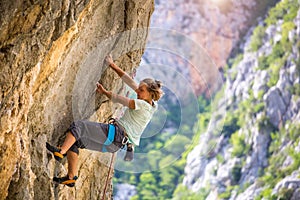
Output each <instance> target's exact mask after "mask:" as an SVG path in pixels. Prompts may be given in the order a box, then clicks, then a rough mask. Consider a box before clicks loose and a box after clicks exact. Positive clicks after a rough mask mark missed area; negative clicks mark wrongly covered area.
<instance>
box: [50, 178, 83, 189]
mask: <svg viewBox="0 0 300 200" xmlns="http://www.w3.org/2000/svg"><path fill="white" fill-rule="evenodd" d="M77 178H78V177H77V176H74V177H73V179H70V178H69V176H68V175H67V176H64V177H61V178H59V177H53V181H54V182H56V183H59V184H63V185H66V186H69V187H74V186H75V181H76V180H77Z"/></svg>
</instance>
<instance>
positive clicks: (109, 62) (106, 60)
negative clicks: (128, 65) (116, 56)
mask: <svg viewBox="0 0 300 200" xmlns="http://www.w3.org/2000/svg"><path fill="white" fill-rule="evenodd" d="M105 62H106V63H107V64H108V65H111V64H113V63H114V61H113V59H112V56H111V54H108V55H107V56H106V57H105Z"/></svg>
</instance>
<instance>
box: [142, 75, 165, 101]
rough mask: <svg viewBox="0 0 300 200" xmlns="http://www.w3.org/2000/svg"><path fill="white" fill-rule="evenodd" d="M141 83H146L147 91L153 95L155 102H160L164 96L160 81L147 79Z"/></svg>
mask: <svg viewBox="0 0 300 200" xmlns="http://www.w3.org/2000/svg"><path fill="white" fill-rule="evenodd" d="M141 83H145V84H146V85H147V90H148V91H149V92H150V94H151V95H152V99H153V100H154V101H158V100H159V99H160V98H161V97H162V96H163V95H164V92H163V90H162V89H161V87H162V82H161V81H158V80H154V79H152V78H145V79H144V80H142V81H141Z"/></svg>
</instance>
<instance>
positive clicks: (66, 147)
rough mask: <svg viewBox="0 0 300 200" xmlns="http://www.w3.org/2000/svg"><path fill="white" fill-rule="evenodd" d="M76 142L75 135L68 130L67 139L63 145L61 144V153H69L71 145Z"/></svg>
mask: <svg viewBox="0 0 300 200" xmlns="http://www.w3.org/2000/svg"><path fill="white" fill-rule="evenodd" d="M75 142H76V138H75V137H74V136H73V134H72V133H71V132H70V131H68V132H67V135H66V139H65V141H64V143H63V145H62V146H61V150H60V153H61V154H65V153H67V151H68V150H69V149H70V147H71V146H72V145H73V144H74V143H75Z"/></svg>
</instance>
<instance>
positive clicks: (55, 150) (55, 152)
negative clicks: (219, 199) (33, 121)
mask: <svg viewBox="0 0 300 200" xmlns="http://www.w3.org/2000/svg"><path fill="white" fill-rule="evenodd" d="M46 148H47V149H48V150H49V151H51V152H52V153H53V155H54V158H55V159H56V160H57V161H61V159H63V158H64V157H65V156H66V154H61V153H60V149H59V148H57V147H54V146H52V145H50V144H49V143H48V142H46Z"/></svg>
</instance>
